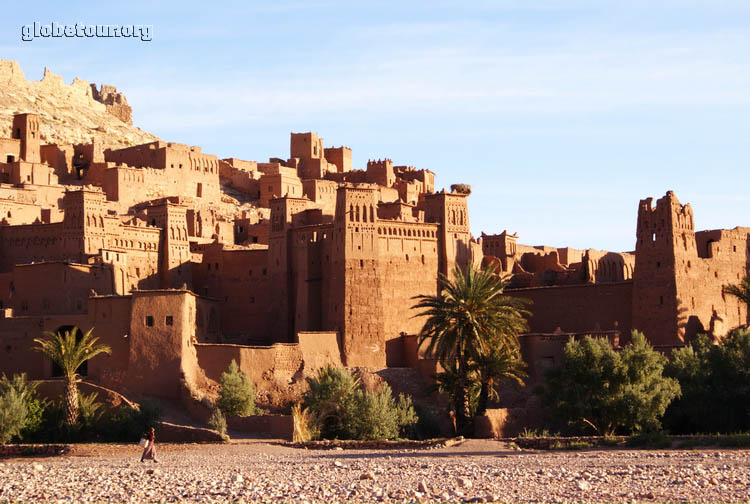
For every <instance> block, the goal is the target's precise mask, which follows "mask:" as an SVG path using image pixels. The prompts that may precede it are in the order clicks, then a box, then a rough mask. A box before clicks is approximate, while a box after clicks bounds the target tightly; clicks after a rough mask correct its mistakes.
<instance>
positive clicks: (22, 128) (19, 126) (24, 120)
mask: <svg viewBox="0 0 750 504" xmlns="http://www.w3.org/2000/svg"><path fill="white" fill-rule="evenodd" d="M12 136H13V138H18V139H20V140H21V152H20V154H21V156H20V158H21V159H22V160H23V161H25V162H27V163H41V162H42V160H41V157H40V156H39V146H40V142H41V135H40V134H39V116H38V115H36V114H16V115H14V116H13V135H12Z"/></svg>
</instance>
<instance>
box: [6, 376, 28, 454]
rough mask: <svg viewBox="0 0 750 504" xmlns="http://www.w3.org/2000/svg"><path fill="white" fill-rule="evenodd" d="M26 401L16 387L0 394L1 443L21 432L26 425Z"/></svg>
mask: <svg viewBox="0 0 750 504" xmlns="http://www.w3.org/2000/svg"><path fill="white" fill-rule="evenodd" d="M26 414H27V409H26V403H25V402H24V399H23V396H22V395H21V394H19V393H18V391H17V390H16V389H14V388H9V389H8V390H6V391H5V392H4V393H3V394H2V395H0V444H5V443H7V442H8V441H10V440H11V439H12V438H13V437H15V436H18V435H19V434H20V433H21V429H23V427H24V425H26Z"/></svg>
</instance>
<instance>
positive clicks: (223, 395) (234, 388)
mask: <svg viewBox="0 0 750 504" xmlns="http://www.w3.org/2000/svg"><path fill="white" fill-rule="evenodd" d="M219 385H221V390H220V391H219V401H218V402H217V406H218V407H219V409H221V411H222V413H224V415H226V416H235V415H236V416H248V415H254V414H255V413H256V411H257V409H256V407H255V387H253V382H251V381H250V379H249V378H248V377H247V375H246V374H245V373H243V372H242V371H240V368H239V367H238V366H237V362H236V361H234V360H232V362H231V363H230V364H229V367H228V368H227V370H226V371H225V372H223V373H222V374H221V378H219Z"/></svg>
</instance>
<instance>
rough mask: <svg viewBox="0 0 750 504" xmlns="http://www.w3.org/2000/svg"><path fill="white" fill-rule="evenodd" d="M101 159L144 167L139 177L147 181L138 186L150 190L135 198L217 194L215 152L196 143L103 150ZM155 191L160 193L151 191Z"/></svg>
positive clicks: (211, 195) (126, 195) (209, 197)
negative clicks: (204, 151) (141, 176)
mask: <svg viewBox="0 0 750 504" xmlns="http://www.w3.org/2000/svg"><path fill="white" fill-rule="evenodd" d="M105 159H106V161H108V162H112V163H115V164H116V165H118V167H119V166H121V165H128V166H130V167H135V168H139V169H142V170H145V171H144V172H143V180H144V182H145V183H147V185H145V186H142V187H138V189H139V190H140V191H142V190H143V189H144V188H146V189H147V190H148V191H151V192H152V193H153V194H152V195H151V196H149V195H143V194H142V193H141V197H140V199H139V201H144V200H147V199H154V198H157V197H163V196H177V195H182V196H192V197H198V198H206V199H209V200H216V199H218V198H219V197H220V195H221V189H220V186H219V160H218V158H217V157H216V156H213V155H211V154H204V153H202V152H201V151H200V148H199V147H189V146H187V145H181V144H175V143H166V142H153V143H150V144H143V145H137V146H135V147H127V148H125V149H118V150H114V151H113V150H107V151H105ZM118 180H119V176H118ZM123 189H124V188H121V190H123ZM156 193H160V194H159V195H158V196H157V195H154V194H156ZM118 199H119V198H118ZM123 199H128V194H127V193H126V192H123Z"/></svg>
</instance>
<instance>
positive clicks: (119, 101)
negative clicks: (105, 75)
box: [91, 83, 133, 126]
mask: <svg viewBox="0 0 750 504" xmlns="http://www.w3.org/2000/svg"><path fill="white" fill-rule="evenodd" d="M91 94H92V96H93V97H94V100H96V101H98V102H100V103H103V104H104V105H105V106H106V107H107V112H109V113H110V114H112V115H113V116H115V117H116V118H118V119H119V120H121V121H122V122H124V123H125V124H127V125H129V126H132V125H133V108H132V107H131V106H130V105H128V100H127V98H125V95H124V94H122V93H118V92H117V88H116V87H115V86H108V85H106V84H102V86H101V88H100V89H97V88H96V84H93V83H92V84H91Z"/></svg>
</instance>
